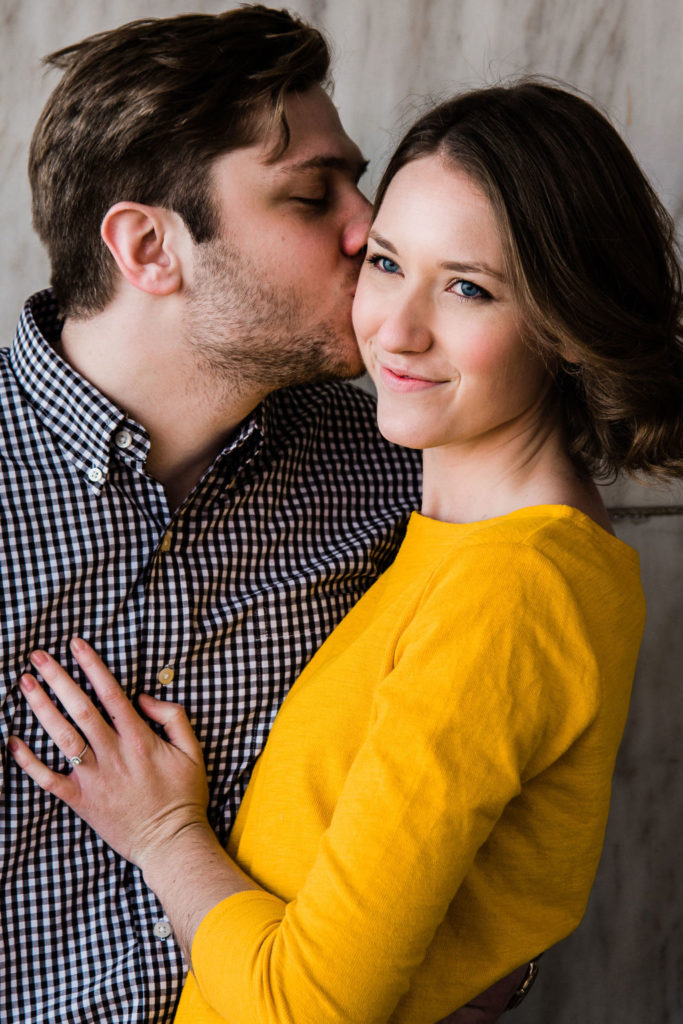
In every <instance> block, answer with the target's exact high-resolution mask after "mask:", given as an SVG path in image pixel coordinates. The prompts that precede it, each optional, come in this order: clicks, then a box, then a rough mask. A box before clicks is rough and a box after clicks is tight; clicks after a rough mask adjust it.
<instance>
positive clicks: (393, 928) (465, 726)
mask: <svg viewBox="0 0 683 1024" xmlns="http://www.w3.org/2000/svg"><path fill="white" fill-rule="evenodd" d="M583 633H584V631H583V629H582V625H581V615H580V612H579V610H578V609H577V608H576V606H575V603H574V599H573V596H572V593H571V590H570V588H569V587H568V585H567V583H566V581H565V580H564V579H563V577H562V574H561V572H559V571H558V570H557V568H556V567H555V566H554V565H553V564H552V563H550V562H549V561H548V560H547V559H545V558H544V557H543V556H542V555H540V554H539V553H538V552H537V551H535V550H533V549H525V548H522V549H521V550H520V548H519V547H518V546H513V545H497V546H495V547H494V548H493V549H489V548H485V549H483V550H482V551H478V550H476V549H475V550H473V551H468V552H464V553H462V554H461V555H460V556H459V558H458V562H457V564H456V565H453V566H450V567H449V568H448V570H447V571H446V570H439V571H438V572H437V574H436V575H435V576H434V577H433V578H432V579H431V581H430V584H429V586H428V588H427V590H426V591H425V593H424V595H423V598H422V601H421V604H420V607H419V609H418V612H417V614H416V615H415V616H414V617H413V618H412V620H411V621H410V623H409V625H408V626H407V628H406V629H405V631H404V632H403V633H402V635H401V637H400V640H399V642H398V644H397V646H396V648H395V651H394V657H393V665H394V667H393V670H392V671H390V672H389V674H388V675H387V676H386V677H385V678H384V679H383V680H382V681H381V682H380V683H379V685H378V687H377V689H376V695H375V701H374V707H373V716H372V721H371V723H370V726H369V728H368V731H367V735H366V736H365V738H364V740H363V741H362V743H361V745H360V747H359V751H358V754H357V756H356V758H355V760H354V762H353V764H352V766H351V769H350V771H349V774H348V777H347V779H346V783H345V785H344V788H343V790H342V793H341V796H340V799H339V801H338V804H337V806H336V810H335V813H334V816H333V819H332V821H331V824H330V826H329V828H328V829H327V831H326V832H325V833H324V834H323V836H322V838H321V841H320V845H319V849H318V854H317V857H316V860H315V862H314V864H313V866H312V868H311V870H310V872H309V874H308V876H307V878H306V881H305V883H304V885H303V886H302V888H301V890H300V891H299V893H298V895H297V897H296V898H295V899H294V900H292V901H291V902H289V903H284V902H283V901H281V900H279V899H277V898H276V897H274V896H272V895H270V894H268V893H262V892H253V891H252V892H246V893H241V894H238V895H236V896H231V897H229V898H228V899H226V900H224V901H223V902H222V903H220V904H219V905H218V906H217V907H215V908H214V909H213V910H212V911H211V912H210V913H209V914H208V915H207V917H206V918H205V919H204V921H203V922H202V924H201V925H200V928H199V930H198V932H197V935H196V937H195V941H194V944H193V949H192V959H193V971H194V974H195V978H196V981H197V983H198V985H199V988H200V990H201V993H202V995H203V997H204V999H205V1000H206V1001H207V1002H208V1003H209V1004H210V1005H211V1006H212V1007H214V1009H215V1010H216V1011H217V1012H218V1013H219V1014H220V1015H222V1016H223V1017H224V1018H225V1019H226V1020H228V1021H230V1022H233V1024H256V1022H264V1024H266V1022H267V1024H270V1022H273V1024H274V1022H278V1024H290V1022H291V1024H304V1022H310V1024H319V1022H320V1021H321V1020H324V1021H326V1022H328V1024H335V1022H339V1024H341V1022H345V1024H352V1022H358V1024H361V1022H362V1024H368V1022H372V1021H376V1022H382V1021H388V1020H389V1019H390V1018H391V1017H392V1013H393V1011H394V1009H395V1008H396V1006H397V1004H398V1003H399V1001H400V999H401V998H402V996H403V995H404V994H405V993H406V992H407V990H408V988H409V986H410V983H411V978H412V977H413V975H414V974H415V972H416V971H418V969H419V967H420V965H421V964H422V962H423V961H424V960H425V957H426V955H427V952H428V950H429V947H430V943H431V942H432V940H433V938H434V935H435V932H436V930H437V929H438V927H439V925H440V923H441V922H442V921H443V919H444V916H445V915H446V913H447V910H448V907H449V905H450V904H451V902H452V901H453V899H454V897H455V895H456V893H457V891H458V888H459V887H460V885H461V884H462V882H463V879H464V878H465V876H466V875H467V873H468V871H469V869H470V867H471V865H472V863H473V861H474V858H475V857H476V855H477V851H478V850H479V849H480V847H481V846H482V844H484V843H485V842H486V839H487V837H488V836H489V834H490V833H491V830H492V829H493V828H494V826H495V824H496V822H497V821H498V819H499V818H500V816H501V814H502V813H503V811H504V809H505V807H506V805H507V804H508V803H509V802H510V801H511V800H513V799H514V798H515V797H516V796H517V795H518V794H519V793H520V791H521V788H522V786H523V784H524V782H525V781H526V780H527V779H528V778H530V777H532V776H533V775H534V774H536V773H539V772H541V771H543V770H544V769H545V768H546V767H547V766H548V765H549V764H550V763H552V761H553V760H555V759H557V758H558V757H560V756H561V755H562V752H563V751H564V750H566V749H568V747H569V746H571V744H572V743H573V742H574V740H575V738H576V737H577V736H578V735H579V734H580V733H581V732H582V731H583V730H585V729H586V728H587V726H588V724H589V723H590V721H591V718H592V717H593V715H594V711H595V692H594V687H593V686H592V685H591V684H590V676H591V665H590V660H591V659H590V653H589V652H587V651H586V646H585V639H584V635H583ZM558 637H560V638H561V643H558ZM582 673H583V674H584V675H585V677H586V678H585V679H582V678H581V676H582Z"/></svg>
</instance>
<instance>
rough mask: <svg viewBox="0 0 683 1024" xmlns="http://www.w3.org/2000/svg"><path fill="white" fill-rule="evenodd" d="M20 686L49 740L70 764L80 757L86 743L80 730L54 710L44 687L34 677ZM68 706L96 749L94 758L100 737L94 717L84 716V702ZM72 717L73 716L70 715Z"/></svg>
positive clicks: (90, 707)
mask: <svg viewBox="0 0 683 1024" xmlns="http://www.w3.org/2000/svg"><path fill="white" fill-rule="evenodd" d="M39 662H40V659H38V661H37V662H36V666H37V665H38V663H39ZM65 674H66V673H65ZM19 685H20V687H21V691H22V693H23V694H24V697H25V698H26V701H27V703H28V705H29V707H30V708H31V711H32V712H33V714H34V715H35V716H36V718H37V719H38V721H39V722H40V724H41V725H42V726H43V728H44V729H45V732H46V733H47V734H48V736H50V738H51V739H53V740H54V742H55V743H56V744H57V746H58V747H59V749H60V750H61V752H62V753H63V754H64V757H65V758H66V759H67V760H70V759H71V758H72V757H78V756H79V755H80V754H81V753H82V751H83V748H84V746H85V743H86V740H85V739H84V738H83V736H82V735H81V733H80V732H79V731H78V729H75V728H74V726H73V725H72V724H71V722H69V721H68V719H66V718H65V717H64V715H63V714H62V713H61V711H59V710H58V709H57V708H56V707H55V705H54V704H53V702H52V701H51V700H50V698H49V697H48V695H47V694H46V693H45V690H43V688H42V686H40V684H39V683H38V681H37V680H36V679H34V678H33V676H30V675H23V676H22V677H21V679H20V680H19ZM71 685H72V686H73V687H75V688H76V689H78V687H76V684H75V683H74V682H73V681H71ZM78 692H79V693H80V695H81V697H82V698H83V701H85V702H87V704H88V705H89V710H90V711H92V712H94V714H95V715H97V718H98V719H99V722H100V723H101V726H102V727H103V728H105V729H106V728H107V726H106V724H105V722H104V721H103V720H102V717H101V716H100V715H98V714H97V711H96V710H95V708H94V707H93V706H92V703H91V702H90V701H89V700H88V698H87V697H86V696H85V694H83V693H82V691H80V690H79V691H78ZM63 703H64V704H65V707H66V706H67V705H66V702H64V701H63ZM69 703H70V705H71V707H72V708H74V709H75V712H76V713H75V714H72V718H73V719H74V721H78V723H79V728H81V729H82V730H83V733H84V734H85V737H86V738H87V742H88V744H89V746H90V747H92V748H93V751H92V752H91V753H92V756H93V757H95V754H94V749H96V748H97V746H98V736H97V735H95V734H96V733H97V729H93V721H92V716H91V715H86V714H84V713H83V712H82V709H81V705H82V702H78V704H76V702H75V701H74V700H73V699H71V700H70V701H69ZM79 711H80V714H79ZM69 713H70V714H71V711H70V712H69ZM22 767H23V766H22Z"/></svg>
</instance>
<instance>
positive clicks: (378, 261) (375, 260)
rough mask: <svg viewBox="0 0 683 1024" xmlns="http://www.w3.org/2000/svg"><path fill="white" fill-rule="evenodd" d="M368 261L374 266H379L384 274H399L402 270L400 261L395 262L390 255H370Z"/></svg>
mask: <svg viewBox="0 0 683 1024" xmlns="http://www.w3.org/2000/svg"><path fill="white" fill-rule="evenodd" d="M368 263H370V264H371V265H372V266H373V267H377V268H378V269H379V270H381V271H382V273H383V274H398V273H399V272H400V270H401V268H400V267H399V265H398V263H394V261H393V260H390V259H389V257H388V256H380V255H379V253H377V254H376V255H374V256H368Z"/></svg>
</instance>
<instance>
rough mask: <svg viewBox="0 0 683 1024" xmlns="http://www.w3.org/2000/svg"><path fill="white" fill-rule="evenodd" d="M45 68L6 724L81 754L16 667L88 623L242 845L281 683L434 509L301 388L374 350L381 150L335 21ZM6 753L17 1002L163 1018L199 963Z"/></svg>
mask: <svg viewBox="0 0 683 1024" xmlns="http://www.w3.org/2000/svg"><path fill="white" fill-rule="evenodd" d="M50 61H51V63H52V64H54V65H56V66H58V67H60V68H62V69H63V76H62V79H61V81H60V83H59V84H58V86H57V88H56V89H55V91H54V92H53V94H52V96H51V97H50V99H49V101H48V104H47V106H46V108H45V110H44V112H43V114H42V116H41V119H40V121H39V123H38V126H37V128H36V131H35V134H34V138H33V141H32V145H31V154H30V164H29V172H30V178H31V186H32V193H33V209H34V223H35V226H36V229H37V231H38V233H39V235H40V237H41V239H42V240H43V242H44V244H45V245H46V247H47V250H48V253H49V255H50V260H51V265H52V283H53V290H52V291H50V292H43V293H40V294H39V295H37V296H34V297H33V298H32V299H30V300H29V301H28V303H27V304H26V306H25V308H24V311H23V313H22V318H21V321H20V324H19V327H18V330H17V335H16V338H15V341H14V345H13V347H12V349H11V350H9V352H6V353H4V354H3V360H2V364H1V371H2V383H1V387H2V407H3V410H4V418H3V438H2V443H1V446H0V468H1V473H0V480H1V481H2V486H3V498H2V505H1V509H2V511H1V515H2V524H1V527H2V528H1V532H0V536H2V548H1V551H2V553H1V555H0V559H1V565H2V572H3V578H4V579H5V580H6V581H7V582H6V584H5V594H6V598H5V601H6V609H5V627H4V633H3V638H4V645H3V651H2V660H1V662H0V672H1V679H0V693H1V694H2V705H1V709H2V710H1V712H0V725H1V727H2V736H3V741H4V740H6V738H7V736H8V735H9V734H10V733H12V734H14V735H17V734H19V735H23V736H24V737H25V738H26V739H27V741H28V742H29V743H30V744H31V746H32V747H33V748H34V749H35V750H36V752H37V753H38V756H40V757H41V759H43V760H44V761H46V762H47V763H49V764H51V765H52V766H53V767H55V766H61V767H62V768H63V769H64V770H68V765H66V764H65V762H64V758H63V757H62V756H61V755H60V753H59V750H58V749H56V748H55V747H54V745H53V744H52V743H51V742H50V741H49V740H48V739H47V738H46V737H45V735H44V734H43V733H42V732H41V730H40V729H39V728H37V727H36V725H35V722H34V721H33V719H32V716H31V714H30V712H27V709H26V707H25V705H24V703H23V701H22V700H21V697H20V694H19V692H18V689H17V686H16V683H17V680H18V678H19V676H20V674H21V672H22V671H24V669H25V668H26V667H27V657H28V654H29V652H30V651H31V650H33V649H34V648H35V647H46V648H48V649H50V650H51V651H52V652H53V653H54V654H55V655H56V656H57V657H58V658H59V659H60V660H61V661H62V662H63V663H64V664H65V665H67V666H69V667H70V668H72V669H73V668H74V667H75V666H74V664H73V661H72V660H71V659H70V655H69V650H68V641H69V638H70V637H71V636H74V635H81V636H84V637H85V638H87V639H88V640H89V641H90V642H91V643H92V644H93V645H94V646H95V648H96V649H98V650H99V651H100V652H101V653H102V654H103V656H104V657H105V659H106V661H107V662H108V663H109V665H110V666H111V668H112V670H113V671H114V672H115V673H116V675H117V676H118V677H119V678H120V679H122V680H124V681H125V682H126V683H127V685H128V690H129V693H131V694H135V693H136V692H137V691H138V690H140V689H143V688H144V689H149V688H150V687H151V686H152V687H154V688H155V689H156V692H157V694H167V695H168V698H169V699H171V700H175V701H181V702H182V703H183V704H184V705H185V706H186V707H187V709H188V711H189V713H190V715H191V718H192V720H193V723H194V725H195V728H196V730H197V733H198V736H199V738H200V741H201V743H202V745H203V748H204V752H205V759H206V762H207V768H208V771H209V775H210V781H211V787H212V802H211V815H212V821H213V823H214V825H215V828H216V830H217V832H218V834H219V836H220V837H221V839H223V840H225V838H226V837H227V834H228V831H229V828H230V824H231V821H232V819H233V816H234V811H235V808H236V806H237V804H238V802H239V799H240V797H241V795H242V793H243V790H244V786H245V784H246V781H247V779H248V776H249V773H250V770H251V767H252V765H253V762H254V760H255V758H256V756H257V755H258V753H259V751H260V749H261V747H262V745H263V742H264V739H265V736H266V734H267V732H268V729H269V726H270V724H271V721H272V718H273V716H274V714H275V712H276V710H277V707H278V706H279V703H280V701H281V700H282V697H283V696H284V694H285V692H286V690H287V689H288V687H289V686H290V685H291V683H292V681H293V680H294V678H295V677H296V676H297V674H298V673H299V671H300V669H301V668H302V667H303V665H304V664H305V663H306V661H307V660H308V659H309V658H310V656H311V654H312V653H313V651H314V650H315V649H316V648H317V646H318V645H319V644H320V642H321V641H322V640H323V638H324V637H325V636H326V635H327V634H328V633H329V632H330V630H331V629H332V628H333V626H334V625H335V624H336V623H337V622H338V621H339V619H340V618H341V617H342V616H343V615H344V613H345V612H346V611H347V610H348V608H349V607H351V605H352V604H353V603H354V602H355V601H356V600H357V599H358V598H359V597H360V596H361V594H362V593H363V592H364V591H365V589H366V588H367V587H368V586H369V585H370V584H371V583H372V582H373V580H374V579H375V578H376V577H377V575H378V574H379V573H380V572H381V571H382V569H383V568H384V567H385V566H386V565H387V564H388V563H389V562H390V561H391V558H392V557H393V554H394V552H395V550H396V547H397V544H398V542H399V540H400V536H401V533H402V530H403V528H404V525H405V521H406V518H407V515H408V513H409V511H410V509H412V508H414V507H416V506H417V504H418V502H419V460H418V458H417V456H416V455H414V454H412V453H409V452H405V451H401V450H398V449H394V448H392V447H391V446H389V445H388V444H386V443H385V442H384V441H383V440H382V439H381V438H380V437H379V435H378V433H377V430H376V426H375V423H374V412H373V407H372V403H371V401H370V400H369V399H368V397H367V396H365V395H363V394H361V393H360V392H359V391H358V390H357V389H354V388H352V387H351V386H349V385H343V384H339V383H316V384H312V383H311V382H312V381H317V382H324V381H329V380H331V379H333V378H340V377H353V376H356V375H357V374H358V373H359V372H360V370H361V363H360V358H359V354H358V349H357V347H356V344H355V340H354V338H353V333H352V329H351V321H350V309H351V300H352V295H353V291H354V288H355V281H356V276H357V272H358V267H359V263H360V261H361V259H362V253H363V246H364V243H365V233H366V228H367V223H368V204H367V202H366V200H365V199H364V198H363V196H362V195H361V193H360V192H359V190H358V187H357V184H358V179H359V178H360V176H361V174H362V173H363V170H364V161H363V158H362V156H361V154H360V152H359V151H358V149H357V147H356V146H355V145H354V144H353V143H352V142H351V140H350V139H349V138H348V136H347V135H346V134H345V132H344V130H343V128H342V126H341V124H340V122H339V118H338V116H337V113H336V110H335V108H334V106H333V105H332V103H331V101H330V99H329V97H328V95H327V94H326V92H325V91H324V88H323V84H324V82H325V79H326V76H327V73H328V63H329V57H328V52H327V48H326V46H325V43H324V41H323V40H322V38H321V37H320V35H319V33H317V32H316V31H315V30H313V29H311V28H309V27H307V26H305V25H303V24H301V23H300V22H298V21H296V20H294V19H293V18H291V17H290V16H289V15H287V14H286V13H284V12H277V11H270V10H268V9H266V8H263V7H250V8H245V9H240V10H236V11H229V12H226V13H225V14H222V15H218V16H208V15H188V16H183V17H180V18H174V19H159V20H154V21H142V22H136V23H133V24H131V25H128V26H123V27H122V28H120V29H117V30H114V31H112V32H107V33H102V34H101V35H99V36H95V37H92V38H91V39H89V40H85V41H84V42H83V43H80V44H77V45H75V46H73V47H68V48H67V49H66V50H63V51H60V52H59V53H57V54H55V55H53V57H52V58H50ZM84 685H85V684H84ZM88 753H89V752H88V751H87V750H86V751H84V753H83V756H84V757H87V756H88ZM90 756H92V754H91V753H90ZM3 760H4V775H3V779H2V798H3V801H4V803H3V817H2V843H3V845H2V859H1V861H0V863H1V864H2V879H3V882H4V892H5V901H4V907H3V922H2V929H1V934H2V940H1V941H2V943H3V947H4V961H3V970H2V988H3V994H2V998H1V999H0V1018H2V1019H13V1020H18V1019H21V1020H22V1021H25V1022H31V1024H34V1022H35V1024H38V1022H43V1021H46V1020H50V1021H51V1022H66V1021H68V1022H70V1024H72V1022H78V1021H93V1020H106V1021H108V1022H142V1021H149V1022H152V1021H154V1022H158V1021H159V1022H160V1021H165V1020H168V1019H170V1017H171V1015H172V1011H173V1008H174V1006H175V1003H176V998H177V995H178V992H179V986H180V983H181V981H182V973H183V965H182V961H181V957H180V954H179V950H178V949H177V947H176V945H175V943H174V940H173V936H172V935H171V933H170V927H169V925H168V922H167V921H165V919H164V916H163V911H162V909H161V907H160V906H159V905H158V903H157V902H156V900H155V898H154V896H153V895H152V894H151V893H150V892H149V891H148V890H147V889H146V887H145V886H144V884H143V882H142V879H141V877H140V874H139V872H138V871H137V870H135V869H133V868H132V866H131V865H129V864H127V863H126V862H125V861H122V860H121V859H120V858H118V857H116V856H115V855H114V854H113V853H112V852H111V851H110V850H108V849H107V848H106V847H104V846H103V844H102V843H101V842H100V841H99V839H98V838H97V837H96V836H95V835H93V834H92V833H91V832H90V830H89V829H88V828H87V827H85V826H84V825H83V824H82V823H81V822H80V821H79V820H77V819H75V818H74V817H73V816H72V815H71V814H70V813H69V812H68V810H66V809H65V808H64V807H63V806H61V805H58V804H56V803H54V802H53V801H51V800H50V798H49V797H46V796H45V795H44V794H42V793H41V792H40V791H38V790H37V788H36V787H34V786H33V785H32V784H31V783H30V781H29V780H28V779H27V778H26V777H25V776H23V775H22V774H21V773H20V772H18V771H17V770H16V768H14V767H13V766H12V765H11V763H9V759H7V758H4V759H3ZM19 1007H20V1009H19Z"/></svg>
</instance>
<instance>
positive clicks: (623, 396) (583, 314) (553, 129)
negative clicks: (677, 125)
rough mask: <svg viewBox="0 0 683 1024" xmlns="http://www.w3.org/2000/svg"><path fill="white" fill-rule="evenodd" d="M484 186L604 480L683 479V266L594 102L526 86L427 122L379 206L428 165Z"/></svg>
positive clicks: (492, 91) (445, 106)
mask: <svg viewBox="0 0 683 1024" xmlns="http://www.w3.org/2000/svg"><path fill="white" fill-rule="evenodd" d="M435 153H439V154H442V155H443V156H444V157H445V158H446V159H447V160H449V161H452V162H453V163H454V164H455V165H457V166H458V167H460V168H461V169H462V170H464V171H465V172H466V173H467V174H469V175H471V177H472V178H473V179H474V180H475V181H476V182H477V183H478V185H479V187H480V188H482V190H483V191H484V193H485V194H486V195H487V197H488V198H489V200H490V202H491V204H492V206H493V209H494V213H495V216H496V219H497V223H498V226H499V230H500V234H501V241H502V247H503V253H504V260H505V270H506V274H507V276H508V279H509V281H510V283H511V286H512V289H513V292H514V294H515V297H516V300H517V302H518V304H519V307H520V310H521V313H522V316H523V319H524V324H525V332H526V335H527V337H528V339H529V342H530V344H532V345H534V346H535V347H536V348H537V349H538V351H540V352H541V353H542V354H543V357H544V359H545V361H546V363H547V365H548V368H549V370H550V372H551V374H552V375H553V377H554V380H555V382H556V386H557V389H558V391H559V393H560V396H561V399H562V403H563V406H564V411H565V419H566V430H567V440H568V444H569V449H570V451H571V454H572V456H573V458H574V459H575V461H576V462H577V464H579V465H580V466H581V467H583V468H584V469H585V470H586V471H587V472H589V473H590V474H591V475H594V476H597V477H610V476H613V475H615V474H616V473H617V472H618V471H620V470H625V471H626V472H627V473H641V472H642V473H653V474H656V475H658V476H663V477H666V476H681V475H683V332H682V330H681V307H682V304H683V303H682V295H681V269H680V264H679V262H678V259H677V252H676V243H675V237H674V227H673V222H672V219H671V217H670V216H669V214H668V213H667V212H666V210H665V209H664V207H663V206H662V204H661V203H660V201H659V199H658V198H657V196H656V195H655V193H654V191H653V189H652V187H651V186H650V184H649V182H648V181H647V179H646V178H645V176H644V175H643V173H642V171H641V170H640V168H639V167H638V165H637V163H636V161H635V160H634V158H633V156H632V154H631V153H630V151H629V149H628V147H627V146H626V145H625V143H624V142H623V141H622V139H621V138H620V137H619V135H618V133H617V132H616V131H615V129H614V128H613V127H612V126H611V124H610V123H609V122H608V121H607V119H606V118H605V117H604V116H603V115H602V114H601V113H599V111H597V110H596V109H595V107H593V106H592V105H591V104H590V103H588V102H586V101H585V100H584V99H581V98H579V97H578V96H576V95H574V94H572V93H570V92H568V91H566V90H565V89H562V88H558V87H557V86H555V85H549V84H546V83H542V82H538V81H536V80H525V81H522V82H519V83H517V84H514V85H511V86H494V87H491V88H485V89H480V90H476V91H473V92H469V93H465V94H463V95H461V96H457V97H455V98H454V99H451V100H448V101H447V102H445V103H442V104H441V105H439V106H438V107H436V108H435V109H434V110H432V111H430V112H429V113H427V114H425V115H424V116H423V117H421V118H420V119H419V120H418V121H417V122H416V123H415V124H414V125H413V127H412V128H410V129H409V131H408V132H407V134H406V135H405V137H404V138H403V140H402V141H401V143H400V144H399V146H398V149H397V150H396V152H395V153H394V155H393V157H392V159H391V161H390V163H389V165H388V167H387V169H386V171H385V173H384V176H383V178H382V181H381V183H380V185H379V189H378V192H377V197H376V200H375V207H376V209H378V208H379V205H380V204H381V202H382V197H383V196H384V193H385V192H386V189H387V187H388V185H389V183H390V182H391V180H392V178H393V177H394V175H395V174H396V173H397V172H398V171H399V170H400V168H401V167H403V166H404V165H405V164H407V163H410V162H411V161H413V160H417V159H419V158H420V157H424V156H428V155H433V154H435Z"/></svg>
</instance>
